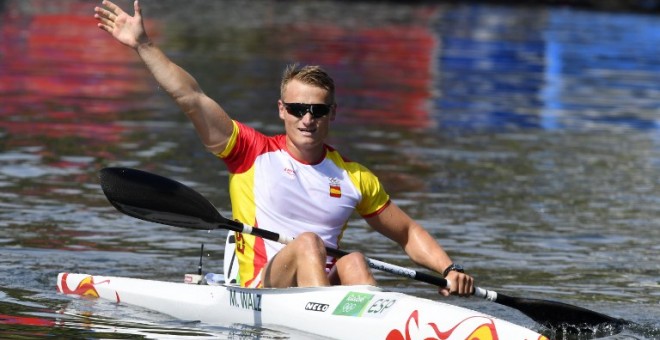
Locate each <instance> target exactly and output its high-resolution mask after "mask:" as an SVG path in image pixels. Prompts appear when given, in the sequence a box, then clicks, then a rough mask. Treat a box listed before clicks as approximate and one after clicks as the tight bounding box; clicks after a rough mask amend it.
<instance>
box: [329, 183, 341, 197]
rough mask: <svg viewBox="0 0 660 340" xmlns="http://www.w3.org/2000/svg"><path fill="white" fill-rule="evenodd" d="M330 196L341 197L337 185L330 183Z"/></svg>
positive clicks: (339, 188)
mask: <svg viewBox="0 0 660 340" xmlns="http://www.w3.org/2000/svg"><path fill="white" fill-rule="evenodd" d="M330 197H337V198H339V197H341V187H340V186H339V185H332V184H330Z"/></svg>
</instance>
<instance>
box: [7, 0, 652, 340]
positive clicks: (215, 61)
mask: <svg viewBox="0 0 660 340" xmlns="http://www.w3.org/2000/svg"><path fill="white" fill-rule="evenodd" d="M117 3H118V4H120V5H121V6H122V7H123V8H125V9H127V10H129V11H130V12H132V2H129V1H117ZM140 3H141V5H142V7H143V14H144V16H145V17H146V23H147V29H148V31H149V32H150V35H151V36H152V38H153V40H155V41H156V42H157V44H158V45H159V46H160V47H161V48H162V49H163V50H164V51H165V52H166V53H167V54H168V55H169V56H170V57H171V58H172V59H173V60H174V61H175V62H177V63H178V64H179V65H181V66H182V67H183V68H185V69H186V70H188V71H189V72H190V73H191V74H192V75H194V76H195V77H196V78H197V80H198V81H199V82H200V84H201V85H202V88H203V89H204V90H205V91H206V92H207V93H208V94H209V95H210V96H211V97H212V98H214V99H216V100H217V101H219V102H220V103H221V104H222V105H223V107H224V108H225V109H226V110H227V111H228V112H229V113H230V114H231V115H232V116H233V117H235V118H237V119H239V120H241V121H243V122H245V123H247V124H249V125H251V126H254V127H256V128H257V129H259V130H261V131H263V132H266V133H269V134H275V133H281V132H283V129H282V123H281V122H280V121H279V118H278V116H277V110H276V102H277V99H278V96H279V79H280V75H281V72H282V70H283V69H284V67H285V66H286V65H287V64H290V63H294V62H299V63H302V64H320V65H322V66H323V67H324V68H326V69H327V70H328V71H329V72H330V73H331V74H332V75H333V76H334V77H335V81H336V83H337V86H338V93H337V96H338V98H337V100H338V104H339V113H338V119H337V120H336V121H335V122H334V126H333V132H332V133H331V140H330V142H331V144H333V145H334V146H335V147H337V148H339V149H340V150H342V151H343V154H345V155H346V156H347V157H349V158H351V159H355V160H358V161H360V162H362V163H363V164H365V165H366V166H368V167H369V168H370V169H372V170H373V171H374V172H375V173H376V174H377V175H379V176H380V178H381V179H382V181H383V183H384V185H385V187H386V189H387V190H388V192H389V193H390V195H391V196H392V198H393V199H394V200H395V201H396V203H397V204H399V205H400V206H401V207H403V208H404V209H405V210H406V211H407V212H408V213H409V214H410V215H412V216H413V217H414V218H415V219H417V220H418V221H420V222H422V224H423V225H425V226H426V227H427V228H428V229H429V231H430V232H431V233H432V234H433V235H434V236H435V237H436V238H437V239H438V240H439V241H440V243H441V244H442V245H443V246H444V247H445V248H446V249H447V251H448V252H449V253H450V255H452V257H453V259H454V260H455V261H456V262H459V263H462V264H463V265H464V266H465V267H466V268H467V269H468V271H469V272H470V273H471V274H472V275H474V276H475V278H476V279H477V283H478V285H480V286H483V287H487V288H493V289H496V290H498V291H501V292H503V293H511V294H512V295H515V296H524V297H531V298H542V299H550V300H559V301H562V302H566V303H570V304H574V305H578V306H581V307H585V308H589V309H592V310H597V311H600V312H602V313H605V314H608V315H612V316H616V317H621V318H624V319H627V320H631V321H634V322H636V323H638V326H634V327H629V328H627V329H625V330H623V332H622V333H621V334H619V335H604V336H602V338H617V339H619V338H634V339H654V338H658V337H660V321H659V320H660V308H659V306H660V289H659V288H660V264H659V262H658V258H659V255H660V228H659V224H660V223H659V222H660V219H659V218H658V217H659V216H660V208H659V204H660V188H659V184H660V175H659V174H660V172H659V171H658V170H660V169H659V168H660V60H659V53H658V52H660V50H659V48H658V46H660V16H659V15H658V11H659V4H658V1H654V0H646V1H644V0H620V1H615V0H611V1H609V0H608V1H589V0H584V1H578V0H576V1H539V2H536V1H533V2H532V1H447V2H429V1H412V2H403V1H401V2H397V1H389V2H388V1H266V0H260V1H250V2H243V1H213V2H211V1H202V0H188V1H185V2H182V1H175V0H159V1H156V0H142V1H141V2H140ZM98 4H99V2H96V1H86V0H60V1H43V0H2V1H0V268H2V273H3V274H4V275H0V325H2V326H1V327H0V337H3V338H21V339H24V338H45V337H58V336H60V337H66V338H80V337H85V338H161V337H165V336H167V337H169V338H184V337H186V338H187V337H194V338H237V337H241V338H243V337H244V338H255V337H259V338H289V337H294V338H301V337H303V335H301V334H295V333H292V332H290V331H282V330H274V329H264V328H258V327H248V326H245V325H204V324H198V323H190V322H182V321H178V320H174V319H171V318H169V317H167V316H164V315H160V314H157V313H154V312H150V311H145V310H139V309H137V308H133V307H129V306H123V305H115V304H111V303H105V302H103V301H94V300H84V299H77V298H73V297H69V296H62V295H59V294H57V293H56V291H55V279H56V276H57V273H59V272H84V273H90V274H103V275H118V276H131V277H141V278H149V279H157V280H174V281H179V280H182V278H183V274H184V273H186V272H193V271H195V270H196V269H197V262H198V261H199V248H200V245H201V243H202V242H205V253H204V258H205V260H204V261H205V270H206V271H211V272H213V271H215V272H221V271H222V256H223V245H224V232H221V231H214V232H213V233H211V235H209V234H208V233H206V232H199V231H193V230H184V229H179V228H174V227H169V226H164V225H156V224H151V223H147V222H143V221H139V220H136V219H133V218H130V217H127V216H124V215H122V214H121V213H119V212H117V211H116V210H114V208H113V207H112V206H110V204H109V203H108V202H107V200H106V199H105V197H104V196H103V193H102V191H101V189H100V186H99V179H98V170H100V169H102V168H104V167H107V166H126V167H134V168H138V169H142V170H147V171H151V172H155V173H158V174H161V175H164V176H167V177H170V178H173V179H176V180H178V181H181V182H183V183H185V184H187V185H189V186H191V187H193V188H194V189H195V190H197V191H199V192H200V193H202V194H203V195H204V196H205V197H207V198H208V199H209V200H210V201H211V202H213V204H214V205H216V207H217V208H218V209H219V210H220V211H221V213H223V214H224V215H226V216H231V214H230V212H231V207H230V205H229V196H228V194H227V172H226V169H225V167H224V165H223V163H222V162H221V161H219V160H217V159H216V158H214V156H212V155H211V154H209V153H207V152H206V151H205V149H204V148H203V147H202V145H201V143H200V142H199V140H198V138H197V136H196V135H195V133H194V130H193V128H192V126H191V124H190V123H189V122H188V121H187V119H186V117H185V116H184V115H183V114H182V113H181V112H179V111H178V109H177V108H176V107H175V105H173V104H172V102H171V100H170V99H169V98H168V97H167V95H166V94H165V93H164V92H163V91H161V90H160V89H159V88H158V86H157V85H156V84H155V83H154V81H153V80H152V78H151V76H150V75H149V74H148V72H147V71H146V69H145V68H144V66H143V65H142V64H141V63H140V61H139V59H138V58H137V56H136V54H135V52H133V51H132V50H130V49H128V48H126V47H124V46H122V45H120V44H118V43H117V42H115V41H114V40H113V39H112V38H111V37H109V36H108V35H107V34H106V33H105V32H103V31H101V30H99V29H98V28H96V23H95V20H94V18H93V8H94V6H97V5H98ZM342 246H343V248H344V249H347V250H359V251H363V252H364V253H366V254H367V255H369V256H372V257H375V258H378V259H381V260H385V261H389V262H392V263H395V264H398V265H403V266H409V267H413V268H416V267H415V266H414V264H412V263H410V261H409V260H408V259H407V257H406V256H405V254H404V253H403V251H402V250H401V249H399V248H398V247H397V246H396V245H395V244H393V243H392V242H391V241H389V240H387V239H386V238H384V237H383V236H381V235H379V234H377V233H374V232H373V231H371V230H369V229H368V227H367V226H366V224H365V223H364V222H363V221H361V220H360V219H358V218H357V216H356V218H355V219H354V220H352V221H351V228H349V229H348V231H347V232H346V233H345V236H344V242H343V245H342ZM416 269H419V268H416ZM377 279H378V280H379V283H380V284H381V285H382V286H383V287H385V288H387V289H392V290H397V291H402V292H405V293H409V294H414V295H417V296H422V297H427V298H433V299H438V297H437V296H436V294H435V289H434V287H429V286H428V285H425V284H423V283H419V282H413V281H411V280H406V279H402V278H399V277H393V276H391V275H388V274H384V273H377ZM445 301H448V302H450V303H455V304H460V305H463V306H466V307H468V308H472V309H476V310H480V311H483V312H486V313H489V314H493V315H495V316H498V317H501V318H504V319H507V320H509V321H513V322H516V323H519V324H522V325H524V326H527V327H531V328H535V329H537V330H540V329H539V328H538V326H537V325H535V324H534V323H533V321H531V320H529V319H528V318H526V317H525V316H524V315H522V314H520V313H519V312H517V311H515V310H512V309H510V308H506V307H503V306H499V305H497V304H492V303H486V302H483V301H476V300H472V299H457V298H449V299H447V300H445Z"/></svg>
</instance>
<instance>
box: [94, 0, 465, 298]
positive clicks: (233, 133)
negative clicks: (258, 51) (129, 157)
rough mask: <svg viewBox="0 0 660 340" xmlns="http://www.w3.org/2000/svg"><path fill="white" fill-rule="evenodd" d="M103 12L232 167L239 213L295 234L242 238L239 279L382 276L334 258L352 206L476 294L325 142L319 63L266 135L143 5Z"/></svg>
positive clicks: (366, 175)
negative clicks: (157, 38) (179, 52)
mask: <svg viewBox="0 0 660 340" xmlns="http://www.w3.org/2000/svg"><path fill="white" fill-rule="evenodd" d="M102 5H103V7H96V8H95V13H96V14H95V18H96V19H97V21H98V27H99V28H101V29H102V30H104V31H106V32H108V33H110V34H111V35H112V36H113V37H114V38H115V39H116V40H118V41H119V42H121V43H122V44H124V45H126V46H129V47H131V48H133V49H134V50H135V51H136V52H137V54H138V55H139V57H140V58H141V59H142V61H143V62H144V64H145V65H146V66H147V68H148V69H149V71H150V72H151V73H152V75H153V76H154V78H155V79H156V81H157V82H158V84H159V85H160V87H161V88H162V89H164V90H165V91H167V93H168V94H169V95H170V96H171V97H172V98H173V99H174V101H175V102H176V104H177V105H178V106H179V107H180V108H181V110H182V111H183V112H184V113H185V114H186V115H187V116H188V117H189V119H190V120H191V121H192V123H193V125H194V127H195V129H196V130H197V133H198V135H199V137H200V139H201V141H202V143H203V144H204V145H205V146H206V148H207V149H208V150H209V151H210V152H212V153H213V154H215V155H216V156H218V157H219V158H221V159H222V160H223V161H224V162H225V164H226V165H227V167H228V169H229V172H230V183H229V192H230V196H231V202H232V210H233V211H232V212H233V216H234V218H235V219H237V220H239V221H241V222H243V223H246V224H250V225H254V226H257V227H258V226H259V225H261V226H264V228H266V227H267V228H269V229H272V230H274V231H276V232H278V233H281V234H285V235H291V236H295V240H293V241H292V242H291V243H289V244H288V245H286V246H284V245H281V244H277V243H275V242H270V241H265V240H263V239H261V238H257V237H254V236H251V235H242V234H237V235H236V237H237V243H236V254H237V256H238V259H239V281H240V283H241V285H243V286H249V287H291V286H326V285H332V284H342V285H351V284H372V285H375V284H376V282H375V280H374V278H373V276H372V274H371V271H370V269H369V267H368V264H367V263H366V260H365V258H364V255H362V254H360V253H351V254H350V255H347V256H344V257H342V258H340V259H328V257H327V255H326V250H325V246H329V247H337V246H338V243H339V240H340V238H341V236H342V234H343V232H344V230H345V229H346V227H347V222H348V219H349V217H350V215H351V214H352V212H353V211H357V212H358V213H359V214H360V215H361V216H362V217H364V219H365V220H366V221H367V223H368V224H369V225H370V226H371V227H372V228H373V229H375V230H376V231H378V232H380V233H381V234H383V235H385V236H387V237H388V238H390V239H392V240H394V241H396V242H397V243H398V244H399V245H400V246H401V247H402V248H403V249H404V250H405V252H406V253H407V254H408V256H409V257H410V258H411V260H412V261H414V262H415V263H417V264H419V265H422V266H424V267H426V268H429V269H431V270H434V271H436V272H438V273H442V274H443V275H444V276H445V277H446V279H447V280H448V281H449V282H450V287H449V288H440V289H439V292H440V293H441V294H442V295H445V296H447V295H449V294H450V293H451V294H457V295H461V296H467V295H470V294H471V292H472V290H473V279H472V277H470V276H469V275H467V274H465V273H464V272H463V269H462V267H461V266H459V265H456V264H454V263H452V261H451V259H450V257H449V256H448V255H447V253H446V252H445V251H444V250H443V249H442V247H441V246H440V245H439V244H438V243H437V242H436V240H435V239H434V238H433V237H432V236H431V235H430V234H429V233H428V232H427V231H426V230H425V229H424V228H423V227H422V226H421V225H419V224H418V223H417V222H415V221H414V220H413V219H412V218H410V217H409V216H408V215H407V214H406V213H405V212H403V211H402V210H401V209H400V208H399V207H398V206H397V205H396V204H394V203H393V202H392V201H391V200H390V197H389V195H388V194H387V193H386V192H385V190H384V189H383V187H382V185H381V183H380V182H379V180H378V179H377V178H376V176H375V175H374V174H373V173H371V172H370V171H369V170H368V169H367V168H365V167H364V166H362V165H360V164H358V163H355V162H352V161H350V160H347V159H345V158H343V157H342V156H341V155H340V154H339V153H338V152H337V150H335V149H333V148H332V147H331V146H329V145H327V144H325V140H326V137H327V136H328V132H329V128H330V124H331V122H332V121H333V120H334V119H335V116H336V114H337V105H336V102H335V96H334V94H335V88H334V82H333V80H332V78H331V77H330V76H329V75H328V74H327V73H326V72H325V71H324V70H323V69H321V68H320V67H318V66H305V67H297V66H296V65H294V66H290V67H287V68H286V70H285V72H284V75H283V78H282V83H281V88H280V92H281V98H280V100H278V102H277V106H278V112H279V117H280V119H282V121H283V122H284V128H285V134H282V135H276V136H266V135H264V134H262V133H260V132H258V131H256V130H255V129H253V128H251V127H249V126H247V125H244V124H242V123H240V122H238V121H236V120H233V119H232V118H230V116H229V115H228V114H227V113H226V112H225V111H224V109H223V108H222V107H221V106H220V105H219V104H218V103H217V102H215V101H214V100H213V99H211V98H209V97H208V96H206V95H205V94H204V92H203V91H202V90H201V89H200V87H199V84H198V83H197V81H196V80H195V79H194V78H193V77H192V76H191V75H190V74H189V73H188V72H186V71H185V70H183V69H182V68H180V67H179V66H177V65H176V64H174V63H173V62H172V61H171V60H170V59H169V58H168V57H167V56H165V54H164V53H163V52H162V51H161V50H160V49H159V48H158V47H157V46H156V45H155V44H154V43H153V42H152V41H151V40H150V39H149V37H148V36H147V33H146V31H145V29H144V25H143V21H142V13H141V9H140V6H139V4H138V1H135V3H134V11H135V14H134V15H133V16H130V15H129V14H127V13H126V12H124V11H123V10H122V9H121V8H119V7H118V6H116V5H115V4H114V3H112V2H110V1H107V0H105V1H103V3H102Z"/></svg>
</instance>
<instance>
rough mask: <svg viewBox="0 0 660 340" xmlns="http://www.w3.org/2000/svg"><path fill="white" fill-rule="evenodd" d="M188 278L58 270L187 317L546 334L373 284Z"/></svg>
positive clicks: (349, 328)
mask: <svg viewBox="0 0 660 340" xmlns="http://www.w3.org/2000/svg"><path fill="white" fill-rule="evenodd" d="M185 278H186V279H184V282H165V281H156V280H145V279H137V278H126V277H114V276H101V275H89V274H77V273H59V274H58V277H57V289H58V291H59V292H60V293H63V294H71V295H79V296H86V297H95V298H100V299H105V300H110V301H113V302H116V303H122V304H128V305H134V306H140V307H143V308H147V309H150V310H154V311H157V312H160V313H163V314H167V315H170V316H172V317H175V318H178V319H181V320H186V321H199V322H203V323H207V324H211V325H228V324H233V323H239V324H247V325H252V326H259V327H271V328H275V329H278V328H279V329H295V330H299V331H302V332H306V333H310V334H314V335H318V336H322V337H329V338H336V339H355V338H361V339H386V340H398V339H480V340H485V339H491V340H497V339H507V340H508V339H521V340H523V339H524V340H547V338H546V337H545V336H543V335H541V334H539V333H537V332H535V331H533V330H531V329H528V328H525V327H522V326H520V325H516V324H514V323H511V322H508V321H505V320H502V319H498V318H495V317H493V316H490V315H487V314H484V313H481V312H478V311H474V310H471V309H468V308H464V307H459V306H455V305H451V304H447V303H442V302H438V301H433V300H430V299H424V298H420V297H415V296H412V295H408V294H404V293H400V292H394V291H387V290H384V289H381V288H379V287H375V286H368V285H360V286H331V287H306V288H302V287H294V288H283V289H279V288H278V289H275V288H243V287H240V286H237V285H234V284H227V283H212V284H204V280H200V277H199V276H196V275H186V276H185ZM186 281H187V282H188V283H186ZM200 283H202V284H200Z"/></svg>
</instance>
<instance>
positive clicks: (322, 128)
mask: <svg viewBox="0 0 660 340" xmlns="http://www.w3.org/2000/svg"><path fill="white" fill-rule="evenodd" d="M284 103H303V104H330V103H332V99H331V98H330V95H329V93H328V91H326V90H325V89H322V88H320V87H315V86H312V85H307V84H304V83H302V82H300V81H298V80H292V81H291V82H289V83H288V84H287V85H286V88H285V91H284V94H283V96H282V99H281V100H279V101H278V107H279V114H280V119H282V120H283V121H284V128H285V130H286V137H287V147H288V148H289V152H290V153H291V154H292V155H293V156H294V157H296V158H298V159H300V160H303V161H307V162H315V161H317V160H318V159H319V158H320V157H321V156H322V155H323V143H324V141H325V139H326V137H327V136H328V130H329V126H330V121H333V120H334V119H335V115H336V106H335V105H332V107H331V109H330V113H329V114H328V115H326V116H323V117H320V118H314V117H312V114H311V113H309V112H308V113H306V114H305V115H304V116H303V117H302V118H299V117H296V116H295V115H292V114H290V113H288V112H287V109H286V107H285V106H284Z"/></svg>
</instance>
